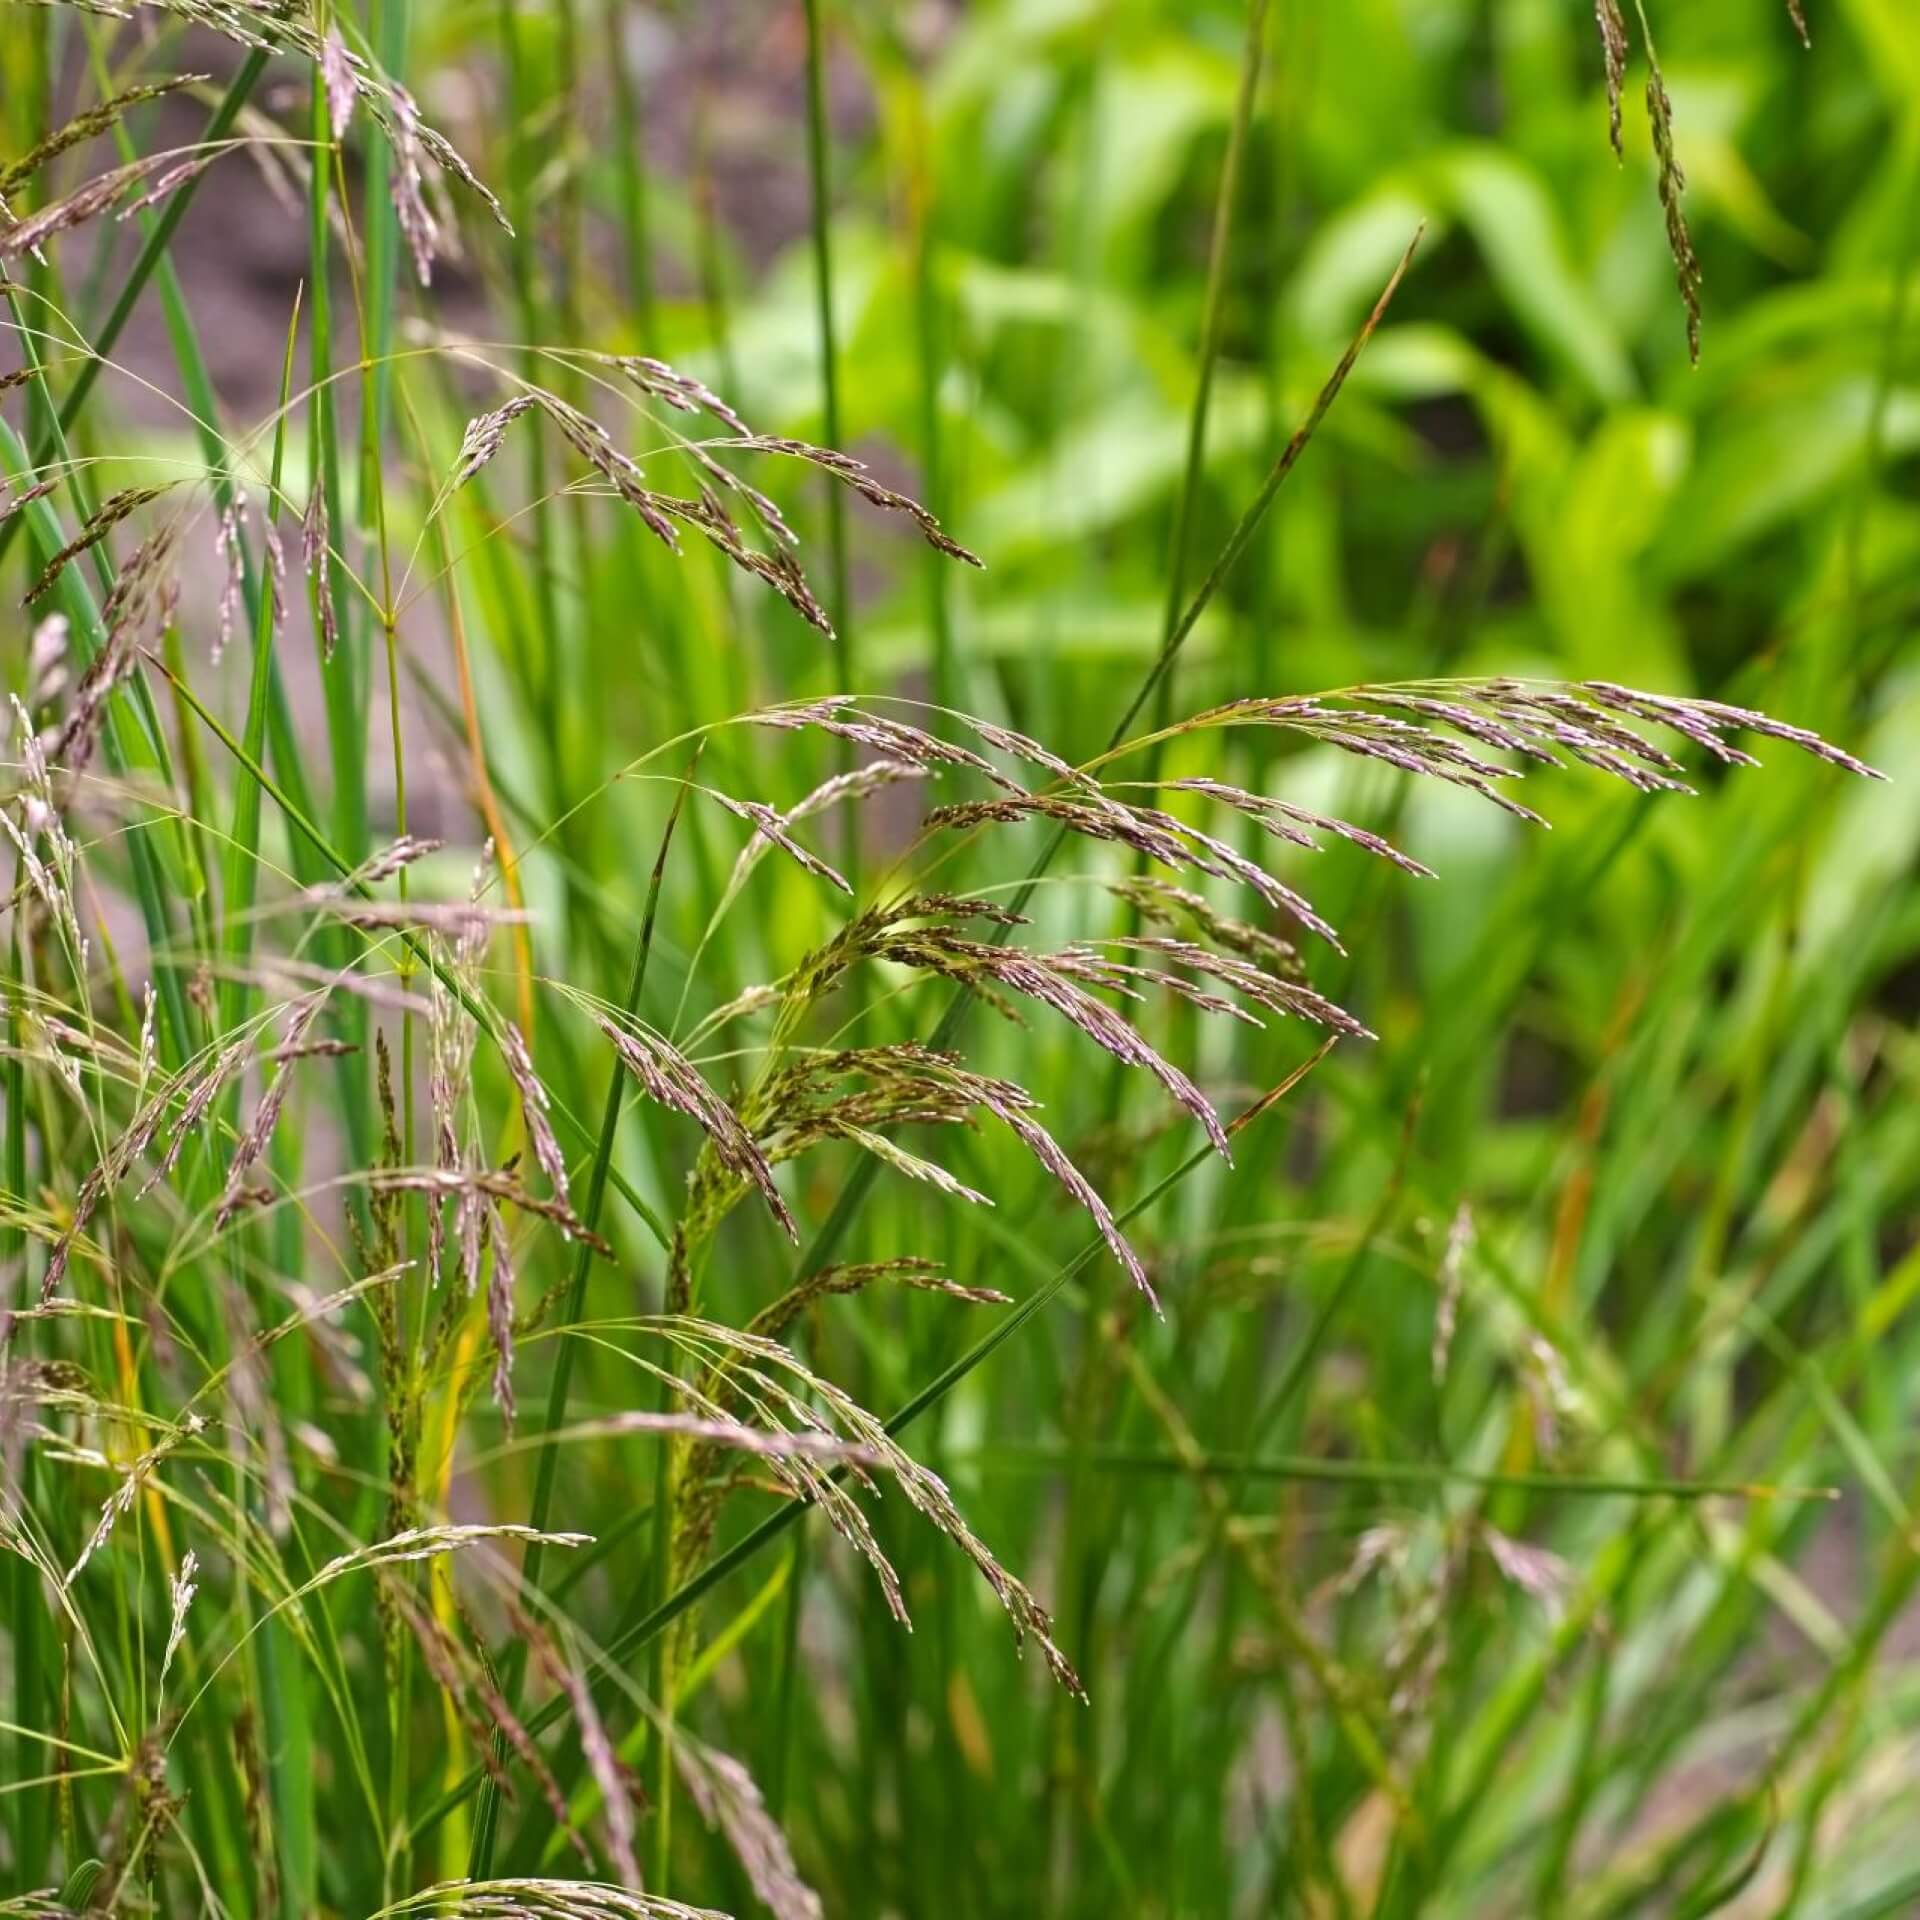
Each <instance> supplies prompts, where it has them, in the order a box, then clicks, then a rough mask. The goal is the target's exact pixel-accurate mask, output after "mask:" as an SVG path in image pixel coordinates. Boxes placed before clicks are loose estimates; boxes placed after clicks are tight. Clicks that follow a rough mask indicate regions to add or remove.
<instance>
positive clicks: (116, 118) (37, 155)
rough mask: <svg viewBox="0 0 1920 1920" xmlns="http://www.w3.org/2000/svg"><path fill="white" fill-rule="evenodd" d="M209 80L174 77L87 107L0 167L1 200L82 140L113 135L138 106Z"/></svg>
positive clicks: (189, 75)
mask: <svg viewBox="0 0 1920 1920" xmlns="http://www.w3.org/2000/svg"><path fill="white" fill-rule="evenodd" d="M206 78H207V76H206V75H205V74H204V73H181V74H173V75H170V76H169V77H168V78H167V79H164V80H156V81H151V82H147V83H145V84H143V85H140V86H137V87H127V88H124V89H123V90H122V91H121V92H119V93H116V94H113V95H110V96H109V97H108V98H107V99H105V100H102V101H101V102H100V103H99V104H98V105H97V106H92V107H88V108H87V109H86V110H85V111H84V112H83V113H76V114H75V115H74V116H73V117H72V119H70V120H67V121H65V122H64V123H63V124H62V125H60V126H58V127H56V128H55V129H54V130H53V132H52V133H50V134H48V135H47V136H46V137H45V138H44V139H41V140H37V141H35V142H34V144H33V145H32V146H31V147H29V148H28V149H27V150H26V152H25V153H23V154H21V155H20V157H19V158H18V159H17V160H12V161H9V162H8V163H7V165H6V166H4V167H0V200H3V199H4V198H5V197H6V196H7V195H8V194H10V193H17V192H18V191H19V190H20V189H21V188H22V187H23V186H25V185H26V183H27V182H28V181H29V180H30V179H32V178H33V176H34V175H35V174H36V173H38V172H39V171H40V169H41V168H42V167H44V166H46V165H47V163H48V162H49V161H51V160H55V159H57V158H58V157H59V156H60V155H61V154H63V153H65V152H67V150H68V149H69V148H71V147H77V146H79V145H80V144H81V143H82V142H83V141H86V140H92V139H94V138H96V137H97V136H98V135H100V134H103V133H107V132H110V131H111V130H112V129H113V128H114V127H115V126H117V125H118V124H119V123H120V121H121V120H122V119H123V118H124V117H125V116H126V115H127V114H128V113H130V112H132V110H133V109H134V108H135V107H138V106H144V105H145V104H146V103H147V102H148V101H149V100H161V99H164V98H165V97H166V96H167V95H168V94H170V93H178V92H179V91H180V90H181V89H182V88H184V87H197V86H201V85H203V84H204V83H205V81H206Z"/></svg>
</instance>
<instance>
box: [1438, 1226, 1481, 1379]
mask: <svg viewBox="0 0 1920 1920" xmlns="http://www.w3.org/2000/svg"><path fill="white" fill-rule="evenodd" d="M1472 1245H1473V1211H1472V1209H1471V1208H1470V1207H1469V1206H1468V1205H1467V1203H1466V1202H1465V1201H1464V1200H1462V1201H1461V1202H1460V1204H1459V1206H1457V1207H1456V1208H1455V1209H1454V1212H1453V1224H1452V1226H1450V1227H1449V1228H1448V1229H1447V1245H1446V1251H1445V1252H1444V1253H1443V1254H1442V1255H1441V1257H1440V1274H1439V1279H1438V1281H1437V1285H1438V1288H1439V1299H1438V1302H1437V1304H1436V1305H1435V1307H1434V1311H1433V1355H1432V1363H1433V1384H1434V1385H1435V1386H1436V1387H1439V1386H1441V1385H1443V1384H1444V1383H1445V1381H1446V1377H1447V1358H1448V1356H1449V1355H1450V1354H1451V1353H1452V1351H1453V1335H1454V1329H1455V1327H1456V1325H1457V1324H1458V1322H1459V1318H1460V1296H1461V1293H1462V1291H1463V1290H1464V1288H1465V1286H1466V1267H1467V1253H1468V1251H1469V1249H1471V1247H1472Z"/></svg>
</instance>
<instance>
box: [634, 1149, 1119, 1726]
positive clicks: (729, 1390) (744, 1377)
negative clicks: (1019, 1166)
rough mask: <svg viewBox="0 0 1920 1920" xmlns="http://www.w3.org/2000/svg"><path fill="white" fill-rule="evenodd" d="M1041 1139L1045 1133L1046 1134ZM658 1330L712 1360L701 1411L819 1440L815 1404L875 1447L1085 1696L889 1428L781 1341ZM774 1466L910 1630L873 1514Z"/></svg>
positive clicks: (1046, 1635)
mask: <svg viewBox="0 0 1920 1920" xmlns="http://www.w3.org/2000/svg"><path fill="white" fill-rule="evenodd" d="M1022 1117H1024V1116H1022ZM1035 1131H1036V1132H1038V1129H1037V1128H1036V1129H1035ZM1049 1144H1050V1143H1049ZM1103 1210H1104V1209H1103ZM655 1324H656V1326H657V1327H658V1328H659V1330H660V1331H661V1333H662V1334H664V1335H665V1336H666V1337H668V1338H670V1339H671V1340H672V1341H673V1342H674V1343H675V1344H676V1345H677V1346H680V1347H682V1348H684V1349H686V1350H689V1351H691V1352H693V1353H696V1354H699V1355H701V1356H703V1357H704V1358H706V1359H707V1361H708V1363H709V1367H710V1380H711V1383H712V1384H711V1387H710V1388H709V1389H708V1390H707V1391H706V1392H704V1393H703V1392H702V1391H701V1390H700V1389H698V1388H696V1389H693V1392H694V1393H695V1395H696V1404H698V1403H699V1402H700V1400H705V1401H706V1402H707V1403H708V1404H709V1405H711V1406H716V1407H717V1406H718V1405H719V1404H720V1403H721V1398H722V1397H723V1396H739V1397H741V1398H744V1399H745V1400H747V1401H748V1402H749V1404H750V1405H751V1406H752V1408H753V1411H754V1412H755V1414H756V1415H758V1416H759V1417H760V1418H761V1419H763V1420H765V1421H767V1422H768V1424H770V1425H773V1424H777V1425H781V1426H785V1427H788V1428H789V1429H791V1428H793V1427H798V1428H800V1429H802V1430H812V1431H815V1432H820V1431H825V1430H827V1429H826V1428H825V1427H824V1426H823V1424H822V1417H821V1416H820V1415H819V1414H817V1413H815V1412H814V1411H813V1403H817V1404H818V1405H820V1406H822V1407H824V1408H825V1409H826V1415H827V1417H828V1419H830V1421H831V1424H832V1427H834V1428H837V1429H838V1430H839V1432H840V1433H841V1434H843V1435H844V1436H845V1437H846V1438H848V1439H849V1440H851V1441H853V1442H854V1443H855V1444H856V1445H859V1446H862V1447H864V1448H866V1449H868V1450H869V1451H870V1452H871V1453H872V1454H873V1455H874V1456H875V1457H876V1459H877V1460H878V1462H879V1463H880V1466H881V1467H882V1468H883V1469H884V1471H885V1472H886V1473H887V1474H888V1475H889V1476H890V1477H891V1478H892V1480H893V1482H894V1484H895V1485H896V1486H898V1487H899V1489H900V1491H901V1493H902V1494H903V1495H904V1496H905V1497H906V1500H907V1502H908V1504H909V1505H910V1506H912V1507H913V1509H914V1510H915V1511H916V1512H917V1513H919V1514H920V1515H921V1516H922V1518H924V1519H926V1520H927V1521H929V1522H930V1523H931V1524H932V1525H933V1526H934V1527H935V1528H936V1529H937V1530H938V1531H939V1532H941V1533H943V1534H945V1535H946V1536H947V1538H948V1539H949V1540H951V1541H952V1542H953V1543H954V1545H955V1546H957V1547H958V1548H959V1549H960V1550H961V1552H962V1553H964V1554H965V1555H966V1557H967V1558H968V1559H969V1560H971V1561H972V1562H973V1564H974V1567H975V1568H976V1570H977V1571H978V1572H979V1574H980V1576H981V1577H982V1579H984V1580H985V1581H986V1583H987V1585H988V1587H989V1588H990V1589H991V1590H992V1592H993V1594H994V1597H995V1598H996V1599H997V1600H998V1601H999V1603H1000V1606H1001V1609H1002V1611H1003V1612H1004V1613H1005V1614H1006V1616H1007V1619H1008V1621H1009V1622H1010V1624H1011V1625H1012V1627H1013V1630H1014V1634H1015V1637H1016V1639H1017V1640H1019V1641H1021V1642H1023V1643H1024V1641H1025V1640H1026V1639H1027V1638H1029V1637H1031V1638H1033V1639H1034V1640H1035V1641H1036V1642H1037V1643H1038V1644H1039V1646H1040V1648H1041V1651H1042V1653H1043V1655H1044V1657H1045V1659H1046V1662H1047V1666H1048V1668H1049V1670H1050V1671H1051V1672H1052V1674H1053V1675H1054V1678H1055V1679H1056V1680H1058V1681H1059V1682H1060V1684H1061V1685H1062V1686H1064V1687H1066V1688H1067V1689H1068V1691H1069V1692H1072V1693H1076V1694H1077V1693H1079V1692H1080V1691H1081V1688H1080V1681H1079V1676H1078V1675H1077V1674H1076V1673H1075V1672H1074V1670H1073V1668H1072V1666H1071V1665H1070V1664H1069V1662H1068V1661H1067V1659H1066V1656H1065V1655H1064V1654H1062V1653H1061V1651H1060V1649H1059V1648H1058V1647H1057V1646H1056V1645H1055V1644H1054V1642H1053V1638H1052V1629H1053V1620H1052V1616H1051V1615H1050V1614H1049V1613H1048V1612H1047V1610H1046V1609H1045V1608H1044V1607H1043V1606H1042V1605H1041V1604H1040V1603H1039V1601H1038V1600H1036V1599H1035V1598H1034V1596H1033V1594H1032V1593H1031V1592H1029V1591H1028V1589H1027V1588H1026V1586H1025V1585H1024V1584H1023V1583H1022V1582H1021V1581H1019V1580H1017V1579H1016V1578H1015V1577H1014V1576H1013V1575H1012V1574H1010V1573H1009V1572H1008V1571H1007V1570H1006V1568H1005V1567H1003V1566H1002V1565H1001V1564H1000V1562H999V1561H998V1560H997V1559H996V1558H995V1557H994V1554H993V1552H992V1550H991V1549H990V1548H989V1547H988V1546H987V1545H986V1543H985V1542H984V1541H983V1540H981V1539H980V1538H979V1536H978V1535H977V1534H975V1533H974V1532H973V1530H972V1528H970V1527H969V1526H968V1525H967V1523H966V1520H965V1519H964V1518H963V1516H962V1515H961V1513H960V1510H959V1508H958V1507H957V1506H955V1504H954V1501H953V1496H952V1494H951V1493H950V1492H949V1491H948V1489H947V1485H946V1483H945V1481H943V1480H942V1479H941V1478H940V1476H939V1475H938V1474H936V1473H934V1472H932V1471H931V1470H930V1469H928V1468H927V1467H925V1466H923V1465H921V1464H920V1462H919V1461H917V1460H915V1459H914V1458H913V1456H912V1455H911V1454H909V1453H908V1452H907V1451H906V1450H905V1449H904V1448H903V1447H901V1445H900V1444H899V1442H898V1441H896V1440H895V1439H894V1437H893V1436H892V1434H891V1433H889V1432H888V1430H887V1427H886V1424H885V1423H884V1422H883V1421H881V1420H879V1419H877V1418H876V1417H875V1416H874V1415H873V1414H871V1413H869V1412H868V1411H867V1410H866V1408H864V1407H862V1406H861V1405H860V1404H859V1403H858V1402H857V1401H856V1400H854V1399H853V1398H852V1396H851V1395H849V1394H848V1393H846V1392H845V1391H844V1390H842V1389H841V1388H839V1387H837V1386H835V1385H834V1384H833V1383H832V1382H831V1381H829V1380H827V1379H825V1378H823V1377H822V1376H821V1375H820V1374H818V1373H816V1372H813V1371H812V1370H810V1369H809V1368H807V1367H806V1366H804V1365H803V1364H802V1363H801V1362H800V1361H799V1360H798V1359H797V1358H796V1357H795V1356H794V1355H793V1353H792V1352H791V1351H790V1350H789V1349H787V1348H786V1347H783V1346H781V1345H780V1344H779V1343H778V1342H776V1341H773V1340H770V1339H765V1338H763V1337H761V1336H760V1335H758V1334H755V1333H751V1332H747V1331H742V1330H740V1329H737V1328H733V1327H726V1326H722V1325H719V1324H717V1323H715V1322H713V1321H709V1320H701V1319H697V1318H694V1317H691V1316H684V1315H682V1316H674V1317H672V1318H669V1319H665V1320H662V1321H659V1322H656V1323H655ZM770 1464H771V1466H772V1467H773V1470H774V1472H775V1474H776V1475H777V1476H778V1477H779V1478H780V1479H781V1481H782V1483H783V1484H785V1485H787V1486H788V1487H789V1488H790V1490H792V1491H794V1492H795V1493H796V1494H797V1495H798V1497H800V1498H803V1499H811V1500H814V1501H817V1502H818V1503H819V1505H820V1507H821V1510H822V1512H823V1513H824V1514H825V1516H826V1518H827V1520H828V1523H829V1524H830V1525H831V1526H832V1527H833V1528H834V1530H835V1531H836V1532H837V1533H839V1534H840V1535H841V1537H842V1538H843V1539H845V1540H846V1541H847V1542H848V1543H849V1544H850V1545H852V1546H853V1547H854V1548H856V1550H857V1551H858V1552H859V1553H860V1554H861V1555H862V1556H863V1557H864V1558H865V1559H866V1560H867V1562H868V1564H869V1565H870V1566H871V1567H872V1568H873V1570H874V1572H875V1574H876V1575H877V1576H878V1578H879V1580H880V1584H881V1590H882V1593H883V1595H884V1596H885V1599H886V1602H887V1606H888V1608H889V1609H890V1611H891V1612H892V1613H893V1615H894V1617H895V1618H896V1619H897V1620H898V1621H899V1622H900V1623H901V1624H902V1625H906V1624H908V1616H907V1608H906V1601H905V1598H904V1596H903V1594H902V1592H901V1589H900V1582H899V1577H898V1575H897V1574H896V1573H895V1571H894V1568H893V1565H892V1563H891V1561H889V1560H888V1558H887V1556H886V1554H885V1552H884V1551H883V1550H882V1549H881V1546H880V1543H879V1541H878V1540H877V1539H876V1538H875V1537H874V1534H873V1530H872V1528H871V1527H870V1526H869V1524H868V1523H867V1520H866V1517H865V1515H864V1514H863V1513H862V1512H861V1510H860V1508H859V1506H858V1504H857V1503H856V1502H855V1501H854V1500H853V1499H852V1498H851V1497H850V1496H849V1495H848V1494H847V1492H846V1491H845V1489H844V1487H843V1486H842V1485H841V1484H840V1482H839V1479H838V1478H837V1477H836V1476H834V1475H831V1474H828V1473H825V1472H823V1471H821V1470H820V1469H819V1468H818V1467H817V1466H815V1465H814V1464H813V1463H812V1462H810V1461H809V1460H808V1459H806V1458H805V1456H783V1457H778V1458H775V1459H773V1460H772V1461H771V1462H770ZM684 1485H685V1488H686V1491H685V1492H684V1493H683V1501H685V1502H686V1504H687V1505H688V1508H689V1515H688V1517H687V1518H686V1519H683V1521H682V1526H681V1530H680V1533H679V1534H678V1535H677V1536H676V1538H677V1540H678V1541H679V1542H680V1544H681V1545H682V1546H684V1545H685V1544H686V1540H687V1537H688V1536H689V1535H691V1537H692V1538H693V1539H694V1540H696V1541H703V1540H704V1538H705V1537H706V1535H707V1533H708V1532H709V1531H710V1530H711V1526H712V1516H713V1511H714V1507H715V1504H716V1502H715V1499H714V1496H713V1494H712V1493H711V1492H710V1491H704V1492H703V1490H702V1487H701V1485H700V1476H698V1475H697V1474H695V1473H694V1472H693V1471H692V1470H690V1471H689V1475H688V1479H687V1481H686V1482H685V1483H684Z"/></svg>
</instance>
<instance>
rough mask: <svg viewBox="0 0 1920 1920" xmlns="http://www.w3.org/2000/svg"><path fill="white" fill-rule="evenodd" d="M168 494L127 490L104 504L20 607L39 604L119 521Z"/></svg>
mask: <svg viewBox="0 0 1920 1920" xmlns="http://www.w3.org/2000/svg"><path fill="white" fill-rule="evenodd" d="M169 491H170V488H169V487H166V486H160V487H126V488H123V489H122V490H121V491H120V492H119V493H116V494H112V495H110V496H109V497H108V498H107V499H105V500H103V501H102V502H101V503H100V505H99V506H98V507H96V508H95V509H94V510H93V512H92V513H90V514H89V515H88V516H87V518H86V521H85V523H84V524H83V525H82V526H81V528H80V531H79V532H78V533H77V534H75V535H74V537H73V538H72V539H71V540H69V541H68V542H67V544H66V545H65V546H64V547H62V548H61V549H60V551H59V552H58V553H56V554H55V555H54V556H53V557H52V559H50V560H49V561H48V562H47V564H46V565H45V566H44V567H43V568H42V569H41V570H40V573H39V574H38V576H37V577H36V578H35V580H34V583H33V585H32V586H30V587H29V588H28V589H27V591H26V594H25V597H24V599H23V601H22V604H23V605H31V604H32V603H33V602H34V601H35V600H38V599H39V598H40V597H41V596H42V595H43V594H45V593H46V592H47V591H48V589H49V588H51V587H52V586H53V584H54V582H55V581H57V580H58V579H59V578H60V576H61V575H62V574H63V573H65V572H66V570H67V568H68V566H69V565H70V564H71V563H72V562H73V561H74V560H77V559H78V558H79V557H80V555H81V554H83V553H86V552H88V551H89V550H90V549H91V548H94V547H97V546H98V545H99V544H100V542H101V541H102V540H104V539H105V538H106V537H107V535H108V534H110V533H111V532H112V531H113V529H114V528H115V527H117V526H118V525H119V524H120V523H121V521H123V520H125V519H127V518H129V517H130V516H131V515H133V514H135V513H137V512H138V511H139V510H140V509H141V508H142V507H144V506H147V505H148V504H150V503H151V502H152V501H155V500H158V499H159V498H160V497H161V496H162V495H163V494H165V493H167V492H169Z"/></svg>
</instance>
